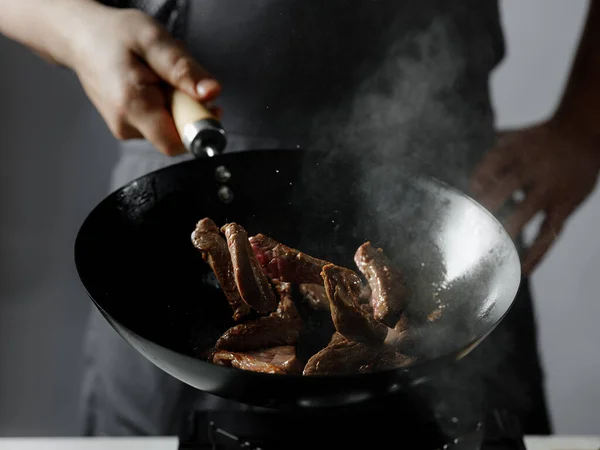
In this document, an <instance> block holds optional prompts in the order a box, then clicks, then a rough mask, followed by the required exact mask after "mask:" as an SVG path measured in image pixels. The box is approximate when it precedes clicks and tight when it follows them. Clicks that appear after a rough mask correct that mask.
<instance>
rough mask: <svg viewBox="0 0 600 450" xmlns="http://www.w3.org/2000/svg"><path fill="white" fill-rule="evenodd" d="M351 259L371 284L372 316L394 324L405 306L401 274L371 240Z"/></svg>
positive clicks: (404, 291) (389, 324)
mask: <svg viewBox="0 0 600 450" xmlns="http://www.w3.org/2000/svg"><path fill="white" fill-rule="evenodd" d="M354 262H355V263H356V265H357V267H358V269H359V270H360V271H361V272H362V273H363V275H364V276H365V278H366V279H367V281H368V282H369V285H370V286H371V305H372V307H373V315H374V317H375V318H376V319H377V320H379V321H381V322H383V323H385V324H386V325H388V326H390V327H394V326H395V325H396V322H397V321H398V319H399V318H400V315H401V314H402V311H403V309H404V301H405V296H406V286H405V284H404V276H403V275H402V273H401V272H400V271H399V270H398V269H397V268H396V267H394V265H393V264H392V262H391V261H390V260H389V258H388V257H387V256H386V255H385V254H384V253H383V251H382V250H381V249H380V248H374V247H373V246H372V245H371V243H370V242H366V243H364V244H363V245H361V246H360V247H359V248H358V250H357V251H356V253H355V255H354Z"/></svg>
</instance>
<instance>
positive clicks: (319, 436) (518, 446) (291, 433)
mask: <svg viewBox="0 0 600 450" xmlns="http://www.w3.org/2000/svg"><path fill="white" fill-rule="evenodd" d="M413 417H414V414H413ZM406 420H407V416H405V415H403V414H398V415H397V416H396V417H390V418H387V419H386V418H385V417H377V416H375V417H372V418H371V417H367V416H366V415H359V417H355V418H354V419H351V418H350V417H349V416H347V415H346V414H345V413H344V412H342V411H337V414H336V411H334V410H328V411H326V412H325V411H320V410H316V411H311V412H309V413H306V412H302V413H300V412H286V411H271V410H265V409H253V408H250V409H249V410H247V411H239V410H232V411H204V412H202V411H197V412H194V413H193V414H191V415H190V417H189V420H188V423H187V426H186V427H185V428H186V429H185V431H184V433H183V434H182V436H181V437H180V445H179V449H180V450H204V449H211V450H229V449H235V450H239V449H247V450H272V449H278V450H283V449H286V450H294V449H307V448H309V449H321V448H322V449H328V450H330V449H331V448H350V449H352V448H357V449H366V448H402V447H406V448H411V449H414V450H418V449H423V450H425V449H427V450H434V449H435V450H437V449H440V450H525V444H524V441H523V436H522V434H521V430H520V428H519V425H518V422H517V421H516V420H515V419H514V417H512V416H511V415H510V414H508V413H507V412H505V411H497V410H494V411H492V413H490V414H489V415H488V417H487V418H486V420H485V421H484V424H483V425H481V424H478V426H477V427H476V429H474V430H472V431H471V433H467V434H464V435H462V436H461V437H459V438H448V437H443V436H442V434H441V433H440V431H439V427H438V426H436V425H435V424H433V423H429V424H423V423H420V424H417V423H416V422H415V421H414V420H413V421H412V422H411V421H410V420H409V421H408V422H407V421H406ZM378 425H379V426H378ZM390 430H397V432H396V434H394V433H390Z"/></svg>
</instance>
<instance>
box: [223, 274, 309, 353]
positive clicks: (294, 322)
mask: <svg viewBox="0 0 600 450" xmlns="http://www.w3.org/2000/svg"><path fill="white" fill-rule="evenodd" d="M274 284H275V288H276V291H277V293H278V294H279V295H280V301H279V305H278V306H277V311H275V312H273V313H271V314H270V315H269V316H267V317H261V318H260V319H257V320H252V321H249V322H247V323H243V324H239V325H236V326H234V327H232V328H230V329H229V330H227V331H226V332H225V333H224V334H223V336H221V338H219V340H218V341H217V343H216V345H215V347H216V348H217V349H219V350H231V351H237V352H245V351H249V350H257V349H262V348H270V347H278V346H282V345H293V344H296V343H297V342H298V335H299V333H300V329H301V328H302V320H301V319H300V314H298V310H297V309H296V305H294V302H293V300H292V297H291V296H292V287H291V285H290V284H289V283H274Z"/></svg>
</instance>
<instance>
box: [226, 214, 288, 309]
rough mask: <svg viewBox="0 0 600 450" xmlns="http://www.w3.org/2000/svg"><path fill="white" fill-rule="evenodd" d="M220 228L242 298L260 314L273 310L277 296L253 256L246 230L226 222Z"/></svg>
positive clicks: (275, 306)
mask: <svg viewBox="0 0 600 450" xmlns="http://www.w3.org/2000/svg"><path fill="white" fill-rule="evenodd" d="M221 230H222V231H223V233H224V234H225V237H226V238H227V245H228V246H229V253H230V254H231V262H232V263H233V275H234V279H235V284H236V285H237V288H238V291H239V293H240V295H241V297H242V299H243V300H244V301H245V302H246V303H247V304H248V305H250V306H251V307H252V309H254V310H255V311H257V312H259V313H260V314H268V313H270V312H272V311H274V310H275V308H277V298H276V297H275V293H274V292H273V289H271V285H270V284H269V280H268V279H267V277H266V275H265V274H264V273H263V271H262V269H261V267H260V264H259V263H258V261H257V259H256V256H254V252H253V251H252V247H251V246H250V242H249V241H248V235H247V234H246V230H244V228H242V227H241V226H240V225H238V224H236V223H228V224H227V225H224V226H223V228H222V229H221Z"/></svg>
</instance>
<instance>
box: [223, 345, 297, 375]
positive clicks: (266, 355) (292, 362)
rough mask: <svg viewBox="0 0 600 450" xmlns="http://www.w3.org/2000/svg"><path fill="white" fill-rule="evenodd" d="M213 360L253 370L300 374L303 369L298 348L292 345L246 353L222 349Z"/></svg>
mask: <svg viewBox="0 0 600 450" xmlns="http://www.w3.org/2000/svg"><path fill="white" fill-rule="evenodd" d="M212 361H213V363H214V364H219V365H223V366H231V367H235V368H237V369H242V370H249V371H251V372H263V373H272V374H300V373H301V371H302V366H301V364H300V362H299V361H298V359H297V358H296V348H295V347H294V346H291V345H286V346H281V347H273V348H267V349H261V350H256V351H252V352H246V353H241V352H231V351H227V350H220V351H218V352H216V353H215V354H214V356H213V360H212Z"/></svg>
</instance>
